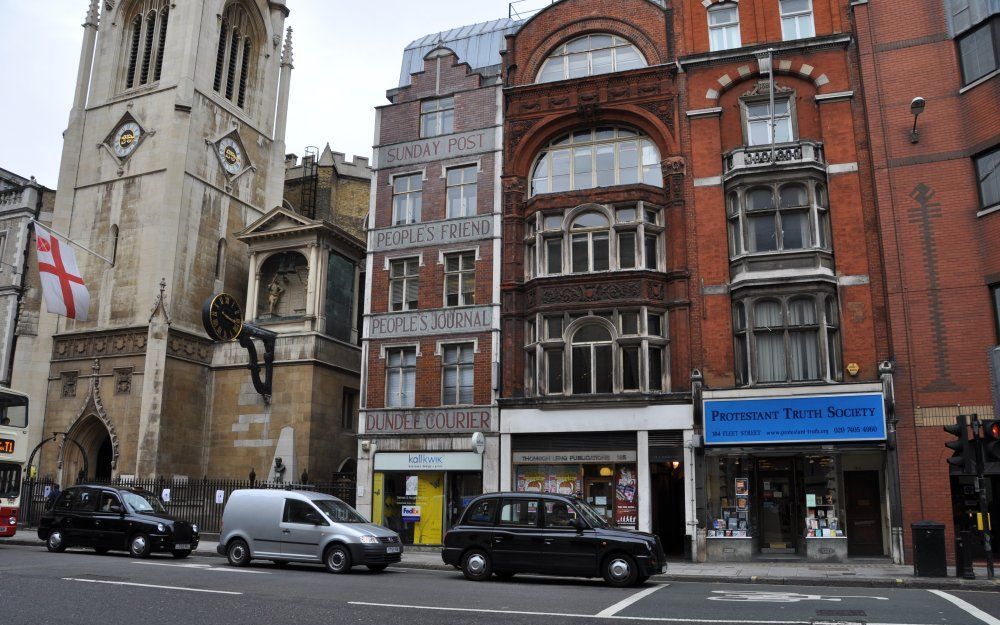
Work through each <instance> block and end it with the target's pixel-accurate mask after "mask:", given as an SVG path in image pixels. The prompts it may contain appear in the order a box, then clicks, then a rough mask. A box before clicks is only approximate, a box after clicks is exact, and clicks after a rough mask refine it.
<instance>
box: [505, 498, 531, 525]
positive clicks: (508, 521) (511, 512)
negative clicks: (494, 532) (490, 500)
mask: <svg viewBox="0 0 1000 625" xmlns="http://www.w3.org/2000/svg"><path fill="white" fill-rule="evenodd" d="M497 525H508V526H510V525H515V526H522V527H535V526H536V525H538V502H537V501H534V500H527V499H504V500H503V506H501V508H500V522H499V523H497Z"/></svg>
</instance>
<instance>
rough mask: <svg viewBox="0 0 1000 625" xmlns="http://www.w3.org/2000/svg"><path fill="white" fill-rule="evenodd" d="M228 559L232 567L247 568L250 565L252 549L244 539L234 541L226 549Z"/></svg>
mask: <svg viewBox="0 0 1000 625" xmlns="http://www.w3.org/2000/svg"><path fill="white" fill-rule="evenodd" d="M226 558H228V559H229V564H230V565H232V566H246V565H248V564H250V547H248V546H247V544H246V543H245V542H243V540H242V539H239V538H237V539H235V540H232V541H230V542H229V547H227V548H226Z"/></svg>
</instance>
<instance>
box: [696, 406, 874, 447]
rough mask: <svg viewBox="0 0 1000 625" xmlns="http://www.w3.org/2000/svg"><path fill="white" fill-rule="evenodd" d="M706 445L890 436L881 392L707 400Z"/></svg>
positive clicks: (800, 441)
mask: <svg viewBox="0 0 1000 625" xmlns="http://www.w3.org/2000/svg"><path fill="white" fill-rule="evenodd" d="M704 408H705V409H704V419H705V444H706V445H745V444H752V443H817V442H848V441H882V440H885V409H884V402H883V399H882V394H881V393H860V394H837V395H822V396H802V397H761V398H753V399H745V398H741V399H707V400H705V403H704Z"/></svg>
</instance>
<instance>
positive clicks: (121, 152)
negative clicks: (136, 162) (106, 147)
mask: <svg viewBox="0 0 1000 625" xmlns="http://www.w3.org/2000/svg"><path fill="white" fill-rule="evenodd" d="M140 137H142V129H141V128H140V127H139V124H137V123H135V122H134V121H127V122H125V123H123V124H121V125H120V126H118V129H117V130H115V135H114V139H113V141H112V149H113V150H114V151H115V155H116V156H117V157H118V158H121V159H124V158H127V157H128V156H130V155H131V154H132V152H134V151H135V148H136V147H137V146H138V145H139V139H140Z"/></svg>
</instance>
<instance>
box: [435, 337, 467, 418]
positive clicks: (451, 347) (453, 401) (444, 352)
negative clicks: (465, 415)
mask: <svg viewBox="0 0 1000 625" xmlns="http://www.w3.org/2000/svg"><path fill="white" fill-rule="evenodd" d="M465 350H468V358H469V360H468V361H466V360H463V358H464V357H465V355H466V351H465ZM451 351H456V352H457V354H456V359H455V362H453V363H449V362H448V353H449V352H451ZM440 354H441V405H442V406H473V405H475V401H476V398H475V393H476V342H475V341H454V342H448V343H442V344H441V346H440ZM449 369H454V371H455V382H456V384H455V386H454V388H453V391H454V392H453V397H449V396H448V393H449V390H451V389H449V387H448V386H447V385H446V382H445V380H446V379H447V377H446V373H447V371H448V370H449ZM465 371H469V372H470V374H471V376H472V377H471V380H472V381H471V383H470V384H469V385H468V386H469V397H468V399H469V401H467V402H463V401H462V392H463V390H462V389H463V386H464V385H463V384H462V374H463V373H464V372H465Z"/></svg>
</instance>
